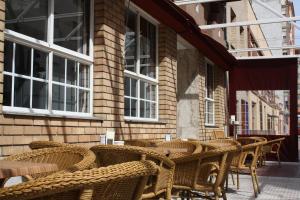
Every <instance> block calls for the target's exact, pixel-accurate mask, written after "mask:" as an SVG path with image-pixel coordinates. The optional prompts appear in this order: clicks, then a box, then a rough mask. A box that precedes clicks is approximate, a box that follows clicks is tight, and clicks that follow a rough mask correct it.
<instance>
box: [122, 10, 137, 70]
mask: <svg viewBox="0 0 300 200" xmlns="http://www.w3.org/2000/svg"><path fill="white" fill-rule="evenodd" d="M125 19H126V34H125V62H126V64H125V69H126V70H128V71H132V72H136V48H137V46H136V45H137V42H136V31H137V30H136V14H135V13H134V12H132V11H130V10H127V11H126V15H125Z"/></svg>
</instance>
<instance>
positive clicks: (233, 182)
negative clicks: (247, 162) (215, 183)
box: [230, 172, 235, 185]
mask: <svg viewBox="0 0 300 200" xmlns="http://www.w3.org/2000/svg"><path fill="white" fill-rule="evenodd" d="M230 174H231V179H232V184H233V185H235V181H234V177H233V173H232V172H231V173H230Z"/></svg>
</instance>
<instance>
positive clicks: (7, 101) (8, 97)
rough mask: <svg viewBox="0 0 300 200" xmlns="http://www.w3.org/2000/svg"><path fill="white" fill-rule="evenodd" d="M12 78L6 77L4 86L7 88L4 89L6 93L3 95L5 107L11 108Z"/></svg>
mask: <svg viewBox="0 0 300 200" xmlns="http://www.w3.org/2000/svg"><path fill="white" fill-rule="evenodd" d="M11 81H12V78H11V76H7V75H4V84H5V87H3V90H4V93H3V105H5V106H11V91H12V90H11V87H12V85H11Z"/></svg>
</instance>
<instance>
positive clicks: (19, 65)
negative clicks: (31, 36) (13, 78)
mask: <svg viewBox="0 0 300 200" xmlns="http://www.w3.org/2000/svg"><path fill="white" fill-rule="evenodd" d="M15 54H16V58H15V73H16V74H20V75H27V76H30V72H31V48H29V47H25V46H21V45H18V44H17V45H16V53H15Z"/></svg>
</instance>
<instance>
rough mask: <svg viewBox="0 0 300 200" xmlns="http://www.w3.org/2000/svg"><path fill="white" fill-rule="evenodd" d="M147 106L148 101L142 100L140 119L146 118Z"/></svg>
mask: <svg viewBox="0 0 300 200" xmlns="http://www.w3.org/2000/svg"><path fill="white" fill-rule="evenodd" d="M145 104H146V101H143V100H140V117H142V118H145V117H146V115H145Z"/></svg>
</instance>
